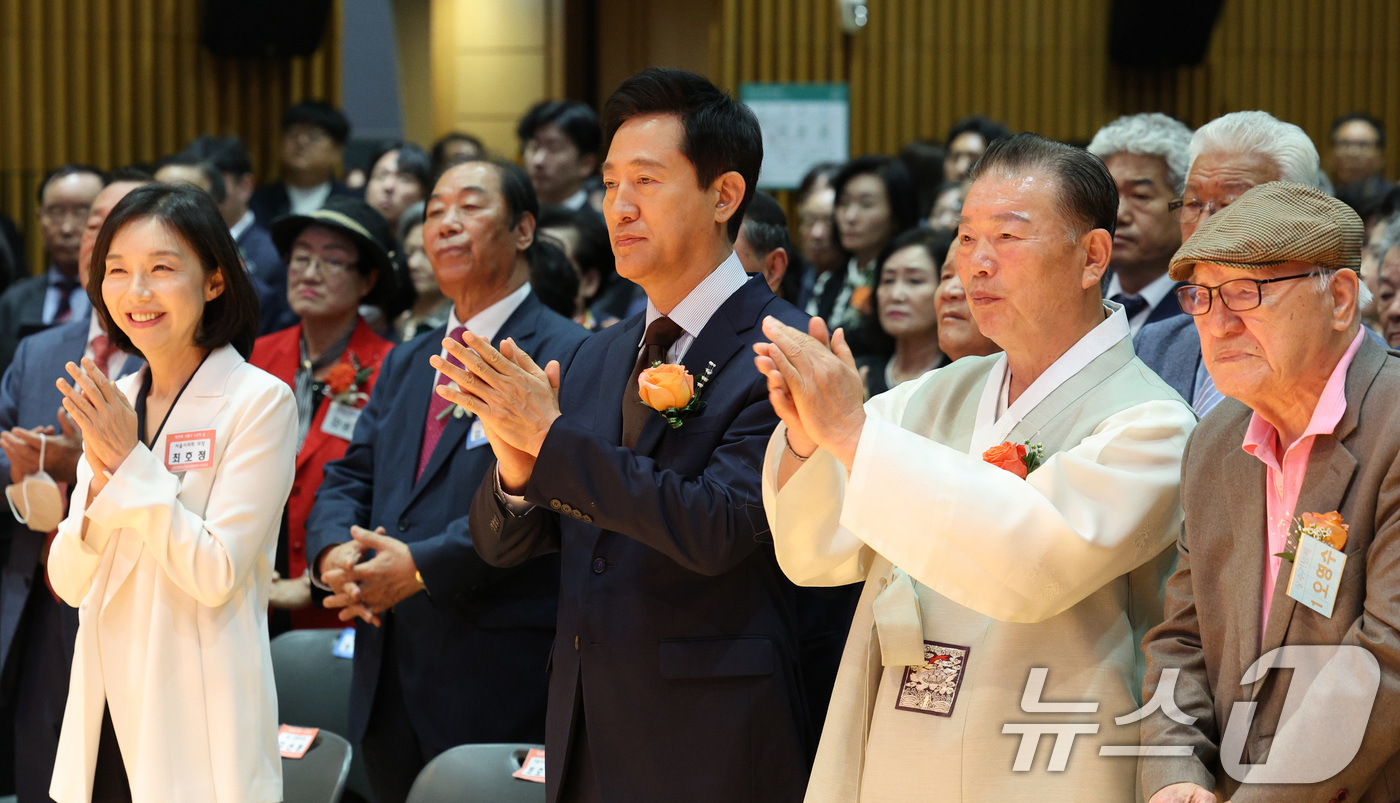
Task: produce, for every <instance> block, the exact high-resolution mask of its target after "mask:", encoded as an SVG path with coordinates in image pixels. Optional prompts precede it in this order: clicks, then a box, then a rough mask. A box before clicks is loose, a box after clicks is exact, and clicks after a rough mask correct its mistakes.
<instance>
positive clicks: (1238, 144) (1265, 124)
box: [1187, 111, 1322, 189]
mask: <svg viewBox="0 0 1400 803" xmlns="http://www.w3.org/2000/svg"><path fill="white" fill-rule="evenodd" d="M1204 153H1225V154H1241V153H1254V154H1258V155H1260V156H1264V157H1266V158H1268V159H1270V160H1271V161H1273V163H1274V164H1275V165H1277V166H1278V169H1279V180H1280V181H1296V182H1297V183H1299V184H1306V185H1308V186H1309V187H1317V188H1319V189H1321V188H1322V180H1321V179H1322V176H1321V174H1322V170H1321V161H1320V160H1319V159H1318V156H1317V147H1316V146H1315V145H1313V141H1312V140H1311V139H1309V138H1308V135H1307V134H1306V133H1304V132H1303V129H1301V128H1299V127H1298V126H1296V125H1294V124H1292V123H1285V122H1284V121H1282V120H1280V119H1278V118H1277V117H1275V116H1273V115H1272V114H1269V113H1268V112H1261V111H1248V112H1231V113H1229V114H1226V115H1223V116H1221V117H1217V118H1215V119H1214V120H1211V121H1210V122H1209V123H1206V124H1205V125H1203V126H1201V127H1200V128H1198V129H1196V134H1195V136H1193V137H1191V164H1192V165H1194V164H1195V163H1196V159H1197V158H1198V157H1200V156H1201V154H1204ZM1187 172H1188V173H1190V169H1189V168H1188V170H1187Z"/></svg>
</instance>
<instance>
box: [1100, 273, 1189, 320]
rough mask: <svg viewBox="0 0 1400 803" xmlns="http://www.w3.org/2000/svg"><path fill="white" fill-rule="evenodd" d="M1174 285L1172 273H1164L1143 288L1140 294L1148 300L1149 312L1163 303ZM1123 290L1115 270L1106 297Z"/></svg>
mask: <svg viewBox="0 0 1400 803" xmlns="http://www.w3.org/2000/svg"><path fill="white" fill-rule="evenodd" d="M1173 287H1176V281H1175V280H1173V279H1172V277H1171V276H1170V275H1168V274H1166V273H1163V274H1162V275H1161V276H1158V277H1157V278H1155V279H1153V280H1152V281H1151V282H1150V283H1148V285H1147V286H1146V287H1144V288H1142V290H1141V291H1140V292H1139V293H1138V296H1139V297H1141V298H1142V299H1144V300H1145V301H1147V312H1148V314H1151V311H1152V310H1154V309H1157V305H1158V304H1161V303H1162V299H1164V298H1166V297H1167V294H1168V293H1170V292H1171V291H1172V288H1173ZM1121 292H1123V283H1122V282H1120V281H1118V272H1117V271H1114V272H1113V275H1112V276H1111V277H1109V279H1108V292H1107V293H1105V294H1104V295H1105V297H1106V298H1112V297H1113V296H1116V295H1118V294H1119V293H1121Z"/></svg>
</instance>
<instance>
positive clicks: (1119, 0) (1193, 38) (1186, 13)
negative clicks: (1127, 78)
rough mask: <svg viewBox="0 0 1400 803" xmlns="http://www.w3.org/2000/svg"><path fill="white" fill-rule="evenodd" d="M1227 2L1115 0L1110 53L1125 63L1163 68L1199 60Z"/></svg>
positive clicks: (1212, 0) (1184, 65)
mask: <svg viewBox="0 0 1400 803" xmlns="http://www.w3.org/2000/svg"><path fill="white" fill-rule="evenodd" d="M1224 4H1225V3H1224V0H1192V1H1191V2H1186V3H1158V2H1152V1H1151V0H1113V7H1112V10H1111V11H1110V12H1109V22H1108V56H1109V58H1110V59H1112V60H1113V61H1114V62H1116V63H1117V64H1119V65H1121V66H1123V67H1137V68H1147V69H1162V68H1173V67H1191V66H1194V65H1196V64H1200V63H1201V60H1202V59H1204V58H1205V57H1206V50H1207V49H1208V48H1209V47H1210V35H1211V32H1212V31H1214V30H1215V22H1216V20H1218V19H1219V18H1220V9H1221V7H1222V6H1223V5H1224Z"/></svg>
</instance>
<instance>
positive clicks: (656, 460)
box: [471, 277, 812, 803]
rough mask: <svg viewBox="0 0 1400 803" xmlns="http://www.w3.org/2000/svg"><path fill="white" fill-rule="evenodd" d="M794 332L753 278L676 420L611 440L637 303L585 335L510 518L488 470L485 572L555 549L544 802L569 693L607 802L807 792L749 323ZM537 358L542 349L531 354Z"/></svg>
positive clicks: (720, 324) (571, 713)
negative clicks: (631, 440)
mask: <svg viewBox="0 0 1400 803" xmlns="http://www.w3.org/2000/svg"><path fill="white" fill-rule="evenodd" d="M766 315H773V316H775V317H777V318H778V319H780V320H782V321H784V322H786V323H788V324H791V325H793V326H798V327H802V328H803V329H804V330H805V328H806V322H807V316H806V315H804V314H802V313H801V312H799V311H798V310H797V309H796V308H795V307H793V306H792V305H791V304H788V303H787V302H785V301H782V300H780V299H778V298H776V297H775V296H774V295H773V294H772V292H771V291H769V289H768V286H767V285H766V284H765V283H764V281H763V279H762V277H751V278H750V279H749V281H748V282H747V283H746V284H745V285H744V286H743V287H742V288H741V289H739V290H738V291H736V292H735V293H734V294H733V295H732V296H730V298H729V299H728V300H727V301H725V302H724V303H723V304H722V305H721V306H720V307H719V309H718V310H717V311H716V312H715V314H714V316H713V317H711V319H710V321H709V323H708V324H706V326H705V328H704V330H703V331H701V332H700V333H699V336H698V337H697V338H696V339H695V342H694V343H692V344H691V346H690V348H689V350H688V351H687V352H686V354H685V358H684V360H683V362H684V364H685V367H686V369H687V370H688V371H689V372H690V373H691V374H692V375H693V376H695V377H701V376H703V375H705V373H706V371H707V370H708V369H709V366H710V365H711V364H713V366H714V367H713V371H714V373H713V375H712V376H711V378H710V380H709V382H708V383H707V384H706V385H705V386H704V389H703V391H702V392H701V395H700V398H701V400H702V401H703V402H704V406H703V407H701V408H700V409H699V411H697V412H695V413H694V414H692V415H691V416H690V417H689V418H688V419H686V421H685V423H684V424H683V425H682V426H681V427H680V428H679V429H672V428H670V427H669V426H668V425H667V423H666V422H665V421H664V420H663V419H662V418H661V416H660V415H650V416H649V417H648V418H647V421H646V425H645V426H644V427H643V429H642V431H641V434H640V436H639V438H638V441H637V444H636V447H635V448H634V449H627V448H625V447H622V446H620V445H619V444H620V443H621V442H622V404H623V394H624V392H625V390H626V386H627V384H628V379H629V378H630V376H631V373H632V370H633V367H634V365H635V364H636V360H637V354H638V349H639V344H640V342H641V338H642V330H643V325H644V321H645V315H639V316H634V317H632V318H630V319H628V320H627V321H625V322H623V323H619V324H617V325H615V326H613V327H611V328H608V329H604V330H603V331H601V332H599V333H597V334H595V335H594V336H593V337H592V338H590V339H589V340H588V341H587V342H586V343H584V345H583V347H582V348H581V349H579V353H578V356H577V357H575V358H574V363H573V365H572V366H571V367H570V369H569V373H568V374H567V375H566V376H565V377H564V380H563V384H562V387H561V388H560V407H561V408H562V411H563V415H562V416H561V417H560V418H558V419H556V420H555V422H554V424H553V426H551V428H550V430H549V434H548V435H547V436H546V438H545V441H544V444H543V446H542V448H541V450H540V453H539V457H538V461H537V462H536V467H535V470H534V473H533V475H532V477H531V479H530V482H529V484H528V487H527V489H526V492H525V496H526V499H527V500H528V501H529V502H531V503H532V504H534V505H536V507H534V508H532V509H531V510H530V511H529V512H528V513H525V514H523V515H521V516H519V517H515V516H512V515H511V514H510V513H509V512H507V511H506V510H505V509H504V508H503V507H502V505H501V503H500V501H499V500H498V499H497V498H496V496H495V493H494V490H495V489H494V484H493V477H487V479H486V481H485V482H483V483H482V484H481V486H480V487H479V488H478V489H477V497H476V501H475V503H474V504H473V505H472V514H471V525H472V526H471V533H472V537H473V540H474V541H475V542H476V545H477V550H478V551H479V552H480V553H481V555H482V557H484V558H485V559H486V560H487V561H488V562H490V563H492V564H495V565H497V566H513V565H518V564H520V563H522V562H524V561H527V560H531V559H535V558H536V556H538V555H542V554H547V553H553V552H562V560H563V563H562V569H561V571H562V577H563V587H562V590H561V591H560V598H559V624H558V633H559V635H558V639H557V641H556V642H555V648H554V653H553V659H552V675H551V678H550V686H549V720H548V727H547V732H546V736H545V744H546V746H547V748H548V755H549V764H550V771H549V773H547V776H546V777H547V781H546V787H547V794H548V799H549V800H551V801H555V800H558V799H559V794H560V787H561V780H562V778H563V777H564V776H565V775H570V774H575V773H577V772H578V770H577V769H571V768H570V766H569V761H570V760H571V759H572V758H573V757H574V755H575V753H573V752H571V749H570V748H571V744H572V740H573V739H574V737H575V735H576V733H577V729H578V726H579V724H580V723H578V722H577V721H576V719H577V716H578V711H579V710H580V706H579V702H580V701H579V697H578V695H579V692H580V690H581V691H582V706H581V710H582V712H583V717H584V719H585V720H586V722H587V735H588V750H589V752H590V753H591V755H592V759H593V766H594V771H595V773H596V776H597V779H598V782H599V786H600V788H601V792H602V799H603V800H670V801H690V800H693V801H706V802H707V803H709V802H712V801H724V802H725V803H741V802H742V801H755V803H758V802H759V801H762V803H775V802H778V801H797V800H801V799H802V795H803V791H804V789H805V787H806V783H807V775H808V771H809V767H810V765H809V752H810V750H811V748H812V732H811V727H810V723H809V721H808V717H807V714H806V709H805V698H804V692H803V687H802V677H801V673H800V666H799V664H798V637H797V626H796V623H795V612H794V605H793V600H794V596H795V595H794V586H793V585H792V584H791V582H789V581H788V580H787V579H786V578H785V577H784V576H783V573H782V571H781V570H780V569H779V568H778V564H777V560H776V558H775V556H774V552H773V545H772V539H771V536H770V535H769V533H768V526H767V521H766V518H765V516H764V514H763V501H762V492H761V486H760V470H761V468H762V465H763V452H764V449H765V448H766V446H767V443H768V438H769V436H770V435H771V434H772V432H773V429H774V427H775V426H776V425H777V422H778V419H777V416H776V415H775V414H774V412H773V408H772V406H771V405H770V404H769V401H768V390H767V386H766V381H765V379H764V378H763V376H762V375H761V374H759V373H758V371H756V370H755V369H754V365H753V356H754V354H753V349H752V346H753V344H754V343H757V342H761V341H764V340H765V338H764V337H763V333H762V331H761V330H760V328H759V327H760V324H761V322H762V321H763V318H764V316H766ZM538 361H539V358H538V356H537V357H536V362H538Z"/></svg>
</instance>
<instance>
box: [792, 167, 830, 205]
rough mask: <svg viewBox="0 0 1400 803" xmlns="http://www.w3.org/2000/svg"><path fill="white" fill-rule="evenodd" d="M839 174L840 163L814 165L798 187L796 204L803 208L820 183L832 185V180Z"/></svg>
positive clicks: (795, 197)
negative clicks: (803, 204)
mask: <svg viewBox="0 0 1400 803" xmlns="http://www.w3.org/2000/svg"><path fill="white" fill-rule="evenodd" d="M839 172H841V163H840V162H817V163H816V164H814V165H812V168H811V169H810V170H808V171H807V175H805V176H803V177H802V183H801V184H798V185H797V193H796V195H795V196H794V200H795V202H796V204H797V205H798V206H801V205H802V202H803V201H805V200H807V196H808V195H811V194H812V190H814V189H816V187H817V182H818V181H825V182H826V183H827V184H830V183H831V179H832V178H834V177H835V176H836V174H837V173H839Z"/></svg>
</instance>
